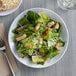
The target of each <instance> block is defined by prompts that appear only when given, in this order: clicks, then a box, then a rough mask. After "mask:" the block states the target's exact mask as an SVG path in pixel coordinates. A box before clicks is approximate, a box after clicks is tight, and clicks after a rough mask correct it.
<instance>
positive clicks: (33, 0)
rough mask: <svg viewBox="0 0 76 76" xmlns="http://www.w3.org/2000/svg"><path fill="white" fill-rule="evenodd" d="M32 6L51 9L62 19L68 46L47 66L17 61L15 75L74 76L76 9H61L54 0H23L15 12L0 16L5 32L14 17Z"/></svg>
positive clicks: (75, 74) (75, 63)
mask: <svg viewBox="0 0 76 76" xmlns="http://www.w3.org/2000/svg"><path fill="white" fill-rule="evenodd" d="M33 7H42V8H48V9H51V10H53V11H55V12H56V13H57V14H59V15H60V16H61V17H62V18H63V19H64V21H65V23H66V24H67V27H68V30H69V34H70V41H69V47H68V50H67V52H66V54H65V55H64V56H63V58H62V59H61V60H60V61H59V62H57V63H56V64H55V65H53V66H51V67H49V68H45V69H32V68H28V67H26V66H24V65H23V64H21V63H20V62H18V64H19V66H20V67H19V68H20V72H18V73H17V74H16V76H76V48H75V47H76V10H73V11H64V10H61V9H60V8H59V7H58V6H57V3H56V0H23V3H22V5H21V7H20V8H19V9H18V10H17V11H16V12H15V13H13V14H11V15H9V16H5V17H0V22H4V24H5V27H6V30H7V34H8V29H9V27H10V25H11V23H12V21H13V20H14V18H15V17H16V16H17V15H18V14H20V13H21V12H22V11H24V10H26V9H28V8H33Z"/></svg>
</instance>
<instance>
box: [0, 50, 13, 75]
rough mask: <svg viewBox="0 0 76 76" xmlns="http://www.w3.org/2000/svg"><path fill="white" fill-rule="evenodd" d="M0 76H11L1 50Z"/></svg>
mask: <svg viewBox="0 0 76 76" xmlns="http://www.w3.org/2000/svg"><path fill="white" fill-rule="evenodd" d="M0 76H13V75H12V72H11V70H10V67H9V65H8V62H7V59H6V57H5V55H4V53H3V52H2V51H0Z"/></svg>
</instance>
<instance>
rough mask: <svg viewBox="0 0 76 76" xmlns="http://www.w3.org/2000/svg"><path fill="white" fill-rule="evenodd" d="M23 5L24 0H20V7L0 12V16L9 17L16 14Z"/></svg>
mask: <svg viewBox="0 0 76 76" xmlns="http://www.w3.org/2000/svg"><path fill="white" fill-rule="evenodd" d="M21 3H22V0H19V5H18V6H17V7H16V8H13V9H10V10H7V11H3V12H0V16H6V15H9V14H11V13H13V12H15V11H16V10H17V9H18V8H19V7H20V5H21Z"/></svg>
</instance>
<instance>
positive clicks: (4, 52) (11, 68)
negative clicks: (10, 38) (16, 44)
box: [3, 52, 15, 76]
mask: <svg viewBox="0 0 76 76" xmlns="http://www.w3.org/2000/svg"><path fill="white" fill-rule="evenodd" d="M3 54H4V55H5V57H6V59H7V62H8V65H9V68H10V70H11V72H12V74H13V76H15V73H14V71H13V68H12V66H11V63H10V61H9V59H8V57H7V55H6V53H5V52H3Z"/></svg>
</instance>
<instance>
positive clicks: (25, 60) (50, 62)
mask: <svg viewBox="0 0 76 76" xmlns="http://www.w3.org/2000/svg"><path fill="white" fill-rule="evenodd" d="M29 10H33V11H35V12H40V11H45V12H46V13H47V15H48V16H50V17H51V18H54V19H55V20H57V21H59V22H61V24H62V28H63V29H62V38H63V39H64V40H65V42H66V43H65V46H64V47H63V48H62V49H61V51H60V54H59V55H58V56H56V57H54V58H53V59H48V60H47V61H46V62H45V64H44V65H39V64H34V63H32V62H31V61H30V60H29V58H27V57H25V58H23V59H22V58H20V57H19V56H18V54H17V50H16V48H15V44H14V42H13V33H12V30H13V29H15V28H16V27H17V23H18V21H19V20H20V19H21V18H22V17H23V16H24V15H25V14H26V13H27V11H29ZM8 41H9V45H10V48H11V51H12V53H13V55H14V56H15V57H16V59H17V60H19V61H20V62H21V63H23V64H24V65H26V66H28V67H32V68H45V67H48V66H51V65H53V64H55V63H56V62H58V61H59V60H60V59H61V58H62V57H63V55H64V54H65V52H66V50H67V47H68V43H69V34H68V29H67V27H66V24H65V23H64V21H63V19H62V18H61V17H60V16H59V15H57V14H56V13H55V12H53V11H52V10H49V9H45V8H31V9H28V10H25V11H24V12H22V13H21V14H20V15H19V16H18V17H16V19H15V20H14V21H13V23H12V25H11V27H10V30H9V34H8Z"/></svg>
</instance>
